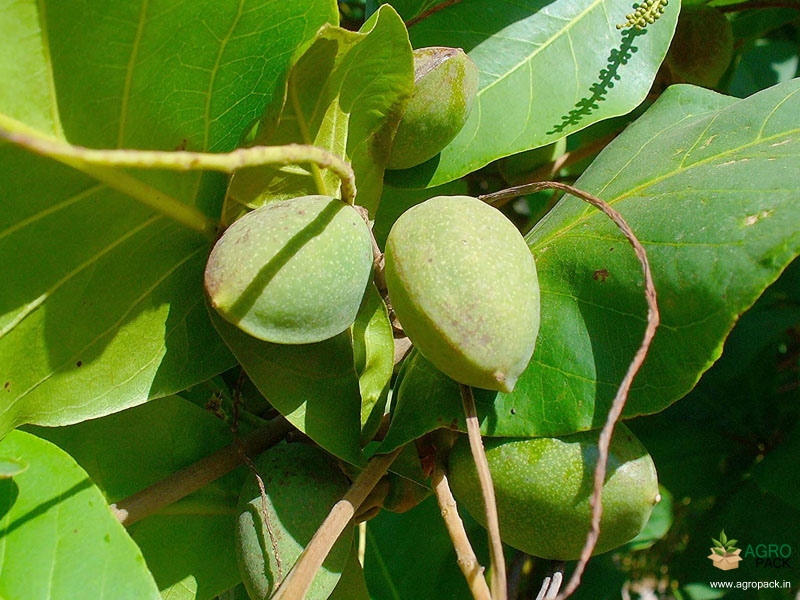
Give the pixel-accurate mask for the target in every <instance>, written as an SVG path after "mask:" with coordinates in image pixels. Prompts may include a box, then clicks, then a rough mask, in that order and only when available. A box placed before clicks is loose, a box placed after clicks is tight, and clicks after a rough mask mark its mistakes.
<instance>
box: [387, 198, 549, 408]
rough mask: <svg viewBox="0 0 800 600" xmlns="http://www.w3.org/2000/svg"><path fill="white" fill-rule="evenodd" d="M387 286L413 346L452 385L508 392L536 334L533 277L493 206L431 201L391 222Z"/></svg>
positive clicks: (524, 249) (524, 251)
mask: <svg viewBox="0 0 800 600" xmlns="http://www.w3.org/2000/svg"><path fill="white" fill-rule="evenodd" d="M386 285H387V287H388V290H389V298H390V299H391V302H392V307H393V308H394V311H395V314H396V315H397V318H398V319H399V320H400V323H401V325H402V326H403V329H404V330H405V332H406V334H407V335H408V337H409V338H410V339H411V341H412V342H414V346H415V347H416V348H417V349H418V350H419V351H420V352H421V353H422V354H423V355H424V356H425V357H426V358H427V359H428V360H429V361H430V362H432V363H433V365H434V366H435V367H437V368H438V369H439V370H440V371H442V372H444V373H445V374H446V375H448V376H449V377H451V378H452V379H455V380H456V381H458V382H459V383H463V384H466V385H471V386H475V387H480V388H486V389H490V390H497V391H501V392H510V391H511V390H513V389H514V385H515V383H516V381H517V378H518V377H519V375H520V373H522V371H523V370H525V367H526V366H527V365H528V361H530V358H531V355H532V354H533V348H534V345H535V343H536V335H537V333H538V331H539V281H538V279H537V275H536V265H535V264H534V262H533V255H532V254H531V251H530V249H529V248H528V245H527V244H526V243H525V240H524V239H523V238H522V235H521V234H520V233H519V231H518V230H517V228H516V227H515V226H514V225H513V223H511V221H509V220H508V219H507V218H506V217H505V216H504V215H503V214H502V213H501V212H500V211H499V210H497V209H496V208H493V207H491V206H489V205H488V204H485V203H484V202H481V201H480V200H478V199H477V198H471V197H469V196H437V197H435V198H431V199H430V200H426V201H425V202H423V203H422V204H418V205H416V206H414V207H412V208H410V209H409V210H407V211H406V212H405V213H403V214H402V215H401V216H400V218H399V219H397V221H396V222H395V224H394V225H393V226H392V230H391V231H390V232H389V236H388V238H387V240H386Z"/></svg>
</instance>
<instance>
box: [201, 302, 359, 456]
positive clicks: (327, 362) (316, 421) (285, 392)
mask: <svg viewBox="0 0 800 600" xmlns="http://www.w3.org/2000/svg"><path fill="white" fill-rule="evenodd" d="M211 320H212V321H213V323H214V326H215V327H216V328H217V330H218V331H219V333H220V335H221V336H222V337H223V339H224V340H225V342H226V343H227V344H228V346H229V347H230V349H231V351H232V352H233V354H234V355H235V356H236V358H237V360H238V361H239V362H240V363H241V365H242V367H243V368H244V370H245V371H246V372H247V375H248V376H249V377H250V379H251V380H252V381H253V383H255V385H256V387H258V389H259V391H260V392H261V393H262V394H263V395H264V397H265V398H267V399H268V400H269V401H270V403H271V404H272V405H273V406H274V407H275V408H276V409H277V410H278V411H279V412H280V413H281V414H282V415H283V416H285V417H286V419H287V420H288V421H289V422H290V423H291V424H292V425H294V426H295V427H297V428H298V429H299V430H300V431H302V432H303V433H305V434H306V435H307V436H308V437H310V438H311V439H312V440H314V441H315V442H316V443H318V444H319V445H320V446H322V447H323V448H324V449H325V450H327V451H328V452H330V453H331V454H334V455H335V456H338V457H339V458H341V459H343V460H346V461H348V462H350V463H353V464H356V465H360V464H363V463H364V462H365V459H364V455H363V454H362V452H361V445H360V440H361V395H360V388H359V380H358V375H357V373H356V368H355V364H354V356H353V342H352V337H351V333H350V330H347V331H344V332H343V333H340V334H339V335H337V336H335V337H332V338H330V339H327V340H324V341H322V342H317V343H316V344H297V345H289V344H271V343H269V342H264V341H261V340H258V339H256V338H254V337H252V336H250V335H247V334H246V333H244V332H243V331H241V330H240V329H238V328H237V327H236V326H234V325H231V324H230V323H228V322H227V321H225V320H224V319H223V318H222V317H220V316H218V315H217V314H216V313H215V312H214V311H213V309H211Z"/></svg>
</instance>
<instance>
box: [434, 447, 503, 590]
mask: <svg viewBox="0 0 800 600" xmlns="http://www.w3.org/2000/svg"><path fill="white" fill-rule="evenodd" d="M431 484H432V487H433V493H434V494H435V495H436V501H437V502H438V503H439V509H440V511H441V513H442V518H443V519H444V524H445V526H446V527H447V532H448V533H449V534H450V540H451V541H452V542H453V548H454V549H455V551H456V561H457V562H458V567H459V568H460V569H461V572H462V573H463V574H464V578H465V579H466V580H467V585H468V586H469V589H470V591H471V592H472V597H473V598H474V599H475V600H492V596H491V594H490V593H489V586H488V585H487V584H486V579H485V578H484V576H483V567H482V566H481V565H480V563H479V562H478V557H477V556H475V551H474V550H473V549H472V545H471V544H470V543H469V538H468V537H467V532H466V530H465V529H464V522H463V521H462V520H461V517H459V515H458V506H457V504H456V499H455V498H454V497H453V492H451V491H450V484H449V482H448V481H447V473H446V472H445V470H444V467H443V466H442V465H441V463H440V462H439V460H438V458H437V460H436V463H435V464H434V467H433V474H432V475H431Z"/></svg>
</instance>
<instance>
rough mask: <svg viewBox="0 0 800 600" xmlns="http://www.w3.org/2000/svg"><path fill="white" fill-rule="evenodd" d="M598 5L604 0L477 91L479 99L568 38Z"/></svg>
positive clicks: (580, 14)
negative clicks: (541, 53)
mask: <svg viewBox="0 0 800 600" xmlns="http://www.w3.org/2000/svg"><path fill="white" fill-rule="evenodd" d="M598 4H600V5H604V4H605V0H595V1H594V2H592V3H591V4H590V5H589V6H587V7H586V8H585V9H584V10H583V11H581V12H580V13H579V14H577V15H575V18H573V19H572V20H571V21H570V22H569V23H568V24H567V25H566V26H565V27H564V28H563V29H559V30H558V31H556V33H554V34H553V35H552V36H550V37H549V38H548V39H547V40H545V41H544V42H542V44H541V46H539V47H538V48H536V49H535V50H534V51H533V52H531V53H530V54H529V55H527V56H526V57H525V59H524V60H522V61H520V62H519V63H517V64H516V65H514V66H513V67H511V68H510V69H509V70H508V71H506V72H505V73H503V75H501V76H500V77H498V78H497V79H495V80H494V81H492V82H491V83H490V84H488V85H487V86H486V87H484V88H481V89H480V90H478V94H477V96H478V97H480V96H481V95H483V93H484V92H485V91H487V90H489V89H491V88H492V87H494V86H495V85H496V84H498V83H499V82H501V81H503V80H504V79H506V78H507V77H510V76H511V74H512V73H515V72H516V71H517V69H520V68H522V67H523V66H525V65H529V64H530V63H531V62H533V59H534V58H536V55H537V54H539V52H542V51H543V50H546V49H547V48H548V47H549V46H550V45H551V44H552V43H553V42H555V41H556V40H557V39H558V38H559V37H561V36H562V35H567V36H568V35H569V31H570V29H572V28H573V27H574V26H575V25H576V24H577V23H579V22H580V21H581V19H583V18H584V17H585V16H586V15H587V14H588V13H590V12H591V11H592V10H594V9H595V8H596V7H597V5H598ZM604 12H605V11H604ZM547 17H548V18H549V19H553V20H555V19H556V17H553V16H552V15H547ZM606 20H608V19H606Z"/></svg>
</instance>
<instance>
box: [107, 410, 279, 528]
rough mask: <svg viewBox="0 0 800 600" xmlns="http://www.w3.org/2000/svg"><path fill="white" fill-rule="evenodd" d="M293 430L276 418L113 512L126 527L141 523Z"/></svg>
mask: <svg viewBox="0 0 800 600" xmlns="http://www.w3.org/2000/svg"><path fill="white" fill-rule="evenodd" d="M291 429H292V426H291V425H290V424H289V423H288V421H286V420H285V419H284V418H283V417H279V418H277V419H273V420H272V421H270V422H269V423H268V424H267V425H265V426H264V427H262V428H260V429H256V430H255V431H253V432H252V433H251V434H250V435H248V436H247V437H246V438H245V439H244V440H242V441H240V442H236V443H233V444H231V445H230V446H225V447H224V448H221V449H219V450H217V451H216V452H214V453H213V454H210V455H209V456H206V457H205V458H201V459H200V460H198V461H197V462H195V463H193V464H191V465H189V466H188V467H186V468H185V469H182V470H180V471H177V472H175V473H173V474H172V475H170V476H169V477H167V478H166V479H162V480H161V481H158V482H156V483H154V484H153V485H151V486H149V487H146V488H145V489H143V490H141V491H139V492H136V493H135V494H133V495H132V496H128V497H127V498H124V499H123V500H120V501H119V502H117V503H116V504H112V505H111V510H112V511H113V512H114V514H115V515H116V517H117V519H118V520H119V521H120V522H121V523H122V524H123V525H125V526H126V527H127V526H129V525H132V524H133V523H135V522H136V521H141V520H142V519H144V518H145V517H149V516H150V515H152V514H154V513H156V512H158V511H159V510H161V509H162V508H164V507H166V506H169V505H170V504H172V503H174V502H177V501H178V500H180V499H181V498H184V497H185V496H188V495H189V494H191V493H192V492H195V491H197V490H199V489H200V488H202V487H204V486H206V485H208V484H209V483H211V482H212V481H214V480H216V479H219V478H220V477H222V476H223V475H226V474H227V473H229V472H231V471H233V470H234V469H235V468H236V467H238V466H239V465H241V464H243V463H244V459H243V458H242V452H244V453H245V454H246V455H257V454H261V453H262V452H263V451H264V450H266V449H267V448H269V447H270V446H273V445H274V444H276V443H277V442H279V441H280V440H282V439H283V438H284V436H285V435H286V434H287V433H288V432H289V431H290V430H291Z"/></svg>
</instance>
